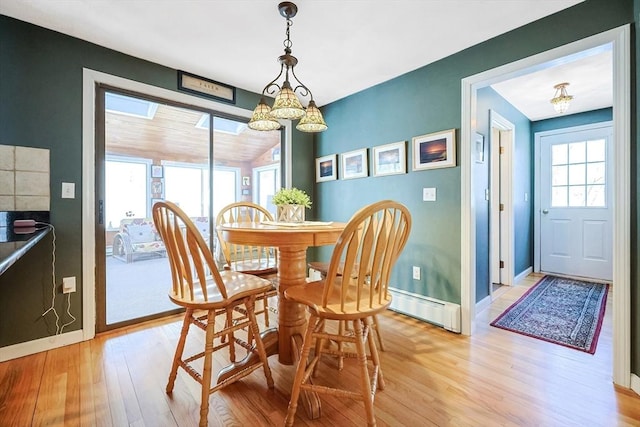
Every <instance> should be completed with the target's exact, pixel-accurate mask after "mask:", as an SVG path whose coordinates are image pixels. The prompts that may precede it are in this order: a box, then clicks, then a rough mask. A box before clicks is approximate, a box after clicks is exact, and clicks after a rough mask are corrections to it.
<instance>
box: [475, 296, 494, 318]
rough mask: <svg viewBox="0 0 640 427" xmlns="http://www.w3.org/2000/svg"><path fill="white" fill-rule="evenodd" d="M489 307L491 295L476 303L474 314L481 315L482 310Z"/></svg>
mask: <svg viewBox="0 0 640 427" xmlns="http://www.w3.org/2000/svg"><path fill="white" fill-rule="evenodd" d="M490 305H491V295H487V296H486V297H484V298H482V300H481V301H479V302H477V303H476V314H477V313H481V312H482V311H483V310H484V309H486V308H487V307H489V306H490Z"/></svg>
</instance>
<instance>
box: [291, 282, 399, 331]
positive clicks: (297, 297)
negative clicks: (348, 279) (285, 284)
mask: <svg viewBox="0 0 640 427" xmlns="http://www.w3.org/2000/svg"><path fill="white" fill-rule="evenodd" d="M324 286H325V281H324V280H318V281H316V282H310V283H306V284H304V285H299V286H292V287H290V288H288V289H287V290H286V291H285V293H284V295H285V297H286V298H287V299H288V300H291V301H295V302H297V303H299V304H304V305H306V306H308V308H309V310H310V311H311V312H312V313H313V314H315V315H316V316H318V317H321V318H324V319H333V320H353V319H362V318H365V317H369V316H374V315H376V314H378V313H380V312H382V311H384V310H386V309H387V308H388V307H389V305H390V304H391V295H389V296H388V297H387V298H386V299H383V300H382V301H381V303H372V304H371V305H369V300H368V293H367V292H363V295H362V296H361V297H360V301H358V300H351V298H349V301H348V302H345V303H344V308H342V307H341V301H342V298H341V295H340V289H341V286H342V279H341V278H340V277H338V278H336V280H335V282H334V285H333V286H334V290H333V292H332V293H331V296H330V297H329V300H328V301H327V304H326V306H324V307H323V304H322V295H323V292H324ZM358 302H359V303H360V304H358ZM358 305H359V306H360V307H359V308H358Z"/></svg>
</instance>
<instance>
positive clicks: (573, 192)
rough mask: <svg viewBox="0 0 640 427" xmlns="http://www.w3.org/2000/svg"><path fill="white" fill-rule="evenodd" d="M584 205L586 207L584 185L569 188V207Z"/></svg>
mask: <svg viewBox="0 0 640 427" xmlns="http://www.w3.org/2000/svg"><path fill="white" fill-rule="evenodd" d="M584 205H585V187H584V185H577V186H571V187H569V206H574V207H579V206H584Z"/></svg>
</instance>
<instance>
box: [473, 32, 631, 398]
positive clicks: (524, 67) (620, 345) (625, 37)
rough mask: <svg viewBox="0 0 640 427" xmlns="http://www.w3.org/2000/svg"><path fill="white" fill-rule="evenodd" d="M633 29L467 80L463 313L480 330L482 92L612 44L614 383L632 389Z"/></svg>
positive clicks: (532, 58)
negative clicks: (476, 152)
mask: <svg viewBox="0 0 640 427" xmlns="http://www.w3.org/2000/svg"><path fill="white" fill-rule="evenodd" d="M630 33H631V30H630V27H629V25H625V26H622V27H618V28H615V29H612V30H609V31H606V32H603V33H600V34H597V35H594V36H591V37H588V38H586V39H583V40H579V41H576V42H574V43H570V44H567V45H564V46H561V47H558V48H555V49H552V50H549V51H546V52H543V53H540V54H538V55H534V56H531V57H528V58H524V59H522V60H519V61H516V62H513V63H510V64H506V65H503V66H501V67H497V68H494V69H492V70H488V71H485V72H482V73H479V74H476V75H473V76H469V77H466V78H464V79H463V80H462V124H461V144H460V146H461V147H460V152H461V155H460V163H461V186H460V187H461V191H460V192H461V208H462V211H461V224H460V226H461V242H460V243H461V244H460V247H461V254H460V257H461V290H460V292H461V314H462V325H461V326H462V328H461V329H462V333H463V334H465V335H471V334H472V333H473V331H474V328H475V304H476V278H475V271H476V259H475V247H476V245H475V233H476V229H475V228H476V224H475V222H476V221H475V205H474V203H475V202H474V190H475V189H474V185H473V179H472V173H471V172H472V161H473V159H472V155H473V150H472V147H473V146H474V145H473V143H472V142H473V135H475V132H476V101H477V99H476V93H477V90H478V89H480V88H482V87H486V86H488V85H490V84H493V83H496V82H498V81H503V80H506V79H509V78H513V77H516V76H518V75H524V74H527V73H529V72H531V71H533V70H535V69H539V68H541V67H544V66H547V65H548V64H549V63H550V62H553V61H557V60H559V59H560V58H563V57H565V56H568V55H572V54H576V53H578V52H581V51H583V50H587V49H591V48H594V47H598V46H602V45H604V44H608V43H611V44H612V49H613V135H614V136H613V138H614V166H613V167H614V168H615V176H614V185H615V188H614V197H613V198H614V213H613V282H614V284H615V287H616V291H615V292H613V334H614V336H613V382H614V383H616V384H618V385H620V386H622V387H626V388H629V387H630V385H631V307H630V304H629V301H630V289H631V283H630V268H631V264H630V263H631V261H630V260H631V254H630V241H631V214H630V205H631V203H630V195H631V186H630V183H631V178H630V176H631V174H630V170H631V169H630V158H631V151H630V129H631V128H630V123H631V122H630V117H631V107H630V105H631V102H630V101H631V67H630V46H631V45H630Z"/></svg>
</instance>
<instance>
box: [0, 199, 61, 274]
mask: <svg viewBox="0 0 640 427" xmlns="http://www.w3.org/2000/svg"><path fill="white" fill-rule="evenodd" d="M16 219H33V220H35V221H36V222H39V223H45V224H48V223H49V212H46V211H10V212H0V274H2V273H4V272H5V271H6V270H7V269H8V268H9V267H11V266H12V265H13V263H15V262H16V261H17V260H19V259H20V258H21V257H22V256H23V255H24V254H25V253H27V252H28V251H29V249H31V248H32V247H33V246H35V245H36V244H37V243H38V242H39V241H41V240H42V239H44V237H45V236H46V235H47V234H49V232H50V231H51V227H48V226H46V225H40V224H38V225H37V226H36V227H34V228H31V229H15V228H14V227H13V221H15V220H16Z"/></svg>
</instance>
